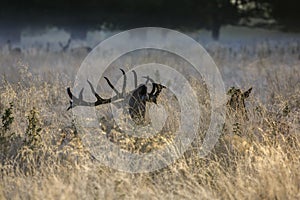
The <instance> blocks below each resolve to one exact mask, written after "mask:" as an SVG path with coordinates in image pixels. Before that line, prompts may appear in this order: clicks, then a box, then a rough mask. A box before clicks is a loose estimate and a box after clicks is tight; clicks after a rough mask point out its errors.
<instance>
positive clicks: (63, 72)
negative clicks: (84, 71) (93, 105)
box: [0, 42, 300, 199]
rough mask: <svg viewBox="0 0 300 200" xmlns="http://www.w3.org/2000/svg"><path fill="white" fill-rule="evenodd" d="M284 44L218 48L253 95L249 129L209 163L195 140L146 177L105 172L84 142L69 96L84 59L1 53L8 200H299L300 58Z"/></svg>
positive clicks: (223, 142)
mask: <svg viewBox="0 0 300 200" xmlns="http://www.w3.org/2000/svg"><path fill="white" fill-rule="evenodd" d="M281 44H282V43H280V42H279V46H278V48H274V49H268V46H267V47H266V46H264V45H263V44H260V45H257V46H255V45H254V46H252V47H249V48H248V47H247V46H244V47H239V48H238V49H234V48H230V46H222V45H219V46H218V45H217V46H213V47H211V48H210V49H209V52H210V53H211V55H212V57H213V59H214V60H215V61H216V63H217V65H218V66H219V69H220V72H221V74H222V76H223V79H224V82H225V86H226V89H228V88H229V87H231V86H236V87H240V88H242V90H246V89H248V88H249V87H253V92H252V93H251V95H250V97H249V98H248V99H247V100H246V108H247V111H248V117H249V120H247V121H244V122H242V124H241V127H240V128H239V131H236V129H234V130H233V131H229V133H224V134H223V135H222V137H221V138H220V142H219V143H218V144H217V145H216V147H215V149H214V150H213V151H212V152H211V154H210V155H208V156H207V157H206V158H199V157H198V153H197V152H198V151H197V148H196V147H197V141H196V142H195V143H196V144H193V145H192V146H191V148H190V149H189V150H188V151H187V152H186V153H185V154H184V155H183V156H181V158H180V159H178V160H177V161H176V162H175V163H173V164H171V165H170V166H168V167H166V168H164V169H161V170H157V171H154V172H150V173H141V174H131V173H125V172H120V171H116V170H113V169H111V168H108V167H105V166H102V165H101V164H99V163H97V161H95V160H94V159H92V157H91V155H90V153H89V151H88V150H87V149H86V148H85V147H84V146H83V145H82V142H81V139H80V137H78V132H80V131H82V130H78V129H77V128H76V126H75V124H74V121H73V120H72V112H67V111H66V108H67V107H68V104H69V103H68V102H69V99H68V96H67V94H66V87H68V86H71V85H72V82H73V79H74V77H75V74H76V71H77V69H78V68H79V66H80V62H81V61H82V58H83V57H74V56H72V55H70V54H69V53H68V52H67V53H59V52H58V53H43V52H40V53H39V54H30V53H28V54H22V55H11V54H5V53H1V52H0V70H1V78H0V81H1V85H0V115H1V122H0V124H1V129H0V145H1V147H0V148H1V152H0V160H1V162H0V169H1V171H0V199H300V143H299V140H300V126H299V124H300V78H299V77H300V57H299V56H300V50H299V43H296V46H293V44H292V43H290V44H285V45H284V46H282V45H281ZM297 45H298V46H297ZM195 87H197V86H195ZM99 112H101V109H99ZM228 123H229V122H228ZM243 123H244V124H243ZM104 132H105V131H104ZM104 134H105V133H104ZM161 137H163V138H164V137H165V136H161ZM146 142H147V141H146ZM154 142H155V141H154ZM198 142H199V141H198ZM129 143H130V141H129V142H127V143H126V142H125V146H126V145H128V144H129ZM135 144H136V143H135ZM137 145H139V144H137ZM198 146H199V144H198Z"/></svg>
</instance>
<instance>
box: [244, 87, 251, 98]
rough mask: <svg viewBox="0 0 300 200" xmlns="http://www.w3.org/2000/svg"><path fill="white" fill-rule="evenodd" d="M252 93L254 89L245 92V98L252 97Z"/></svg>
mask: <svg viewBox="0 0 300 200" xmlns="http://www.w3.org/2000/svg"><path fill="white" fill-rule="evenodd" d="M251 91H252V87H251V88H250V89H249V90H247V91H246V92H244V93H243V96H244V98H248V97H249V95H250V93H251Z"/></svg>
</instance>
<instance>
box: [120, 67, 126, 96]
mask: <svg viewBox="0 0 300 200" xmlns="http://www.w3.org/2000/svg"><path fill="white" fill-rule="evenodd" d="M120 70H121V71H122V73H123V76H124V82H123V88H122V95H123V96H124V95H125V90H126V82H127V77H126V73H125V72H124V70H123V69H120Z"/></svg>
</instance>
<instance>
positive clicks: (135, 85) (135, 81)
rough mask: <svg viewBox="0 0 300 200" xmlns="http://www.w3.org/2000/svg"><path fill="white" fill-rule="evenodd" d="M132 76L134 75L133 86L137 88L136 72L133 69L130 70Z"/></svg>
mask: <svg viewBox="0 0 300 200" xmlns="http://www.w3.org/2000/svg"><path fill="white" fill-rule="evenodd" d="M132 73H133V77H134V87H135V88H137V74H136V72H135V71H134V70H132Z"/></svg>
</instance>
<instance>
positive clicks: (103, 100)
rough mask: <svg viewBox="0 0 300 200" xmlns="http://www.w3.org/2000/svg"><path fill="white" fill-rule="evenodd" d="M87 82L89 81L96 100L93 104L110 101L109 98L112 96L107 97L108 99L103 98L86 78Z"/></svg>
mask: <svg viewBox="0 0 300 200" xmlns="http://www.w3.org/2000/svg"><path fill="white" fill-rule="evenodd" d="M87 82H88V83H89V85H90V88H91V90H92V92H93V94H94V95H95V97H96V98H97V101H96V102H95V103H94V104H95V106H97V105H100V104H106V103H110V102H111V99H112V98H109V99H103V98H102V97H100V95H99V94H98V93H97V92H96V91H95V88H94V86H93V85H92V83H91V82H90V81H89V80H87Z"/></svg>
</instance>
